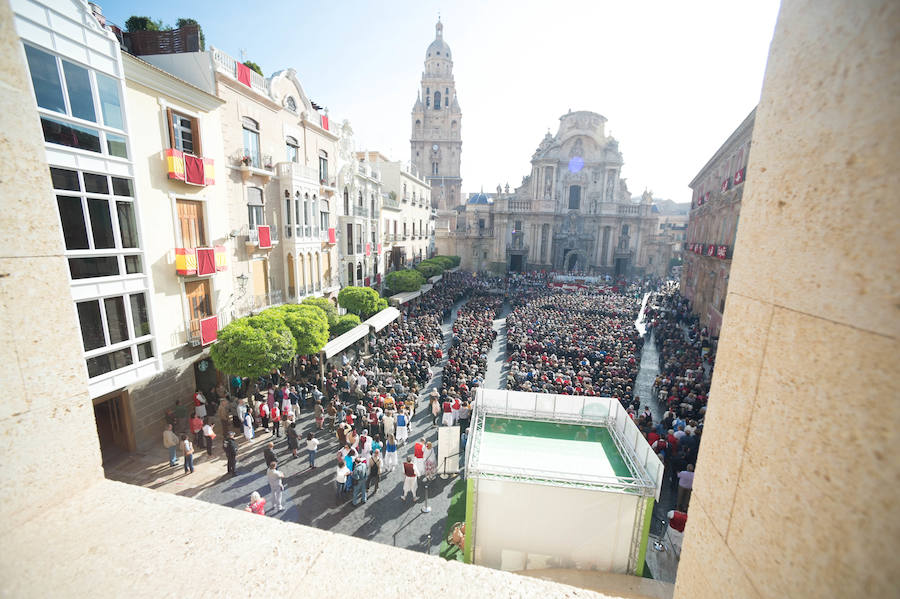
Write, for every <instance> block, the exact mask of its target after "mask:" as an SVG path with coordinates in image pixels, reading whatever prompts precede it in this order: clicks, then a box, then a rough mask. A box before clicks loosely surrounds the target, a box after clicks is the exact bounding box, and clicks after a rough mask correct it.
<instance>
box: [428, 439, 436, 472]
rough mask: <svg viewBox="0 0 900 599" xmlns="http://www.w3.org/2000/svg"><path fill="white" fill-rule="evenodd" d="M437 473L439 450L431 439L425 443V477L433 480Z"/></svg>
mask: <svg viewBox="0 0 900 599" xmlns="http://www.w3.org/2000/svg"><path fill="white" fill-rule="evenodd" d="M436 474H437V450H436V449H435V447H434V446H433V445H432V444H431V441H429V442H428V443H426V444H425V478H426V479H428V480H432V479H433V478H434V476H435V475H436Z"/></svg>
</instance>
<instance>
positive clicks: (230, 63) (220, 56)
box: [210, 46, 269, 96]
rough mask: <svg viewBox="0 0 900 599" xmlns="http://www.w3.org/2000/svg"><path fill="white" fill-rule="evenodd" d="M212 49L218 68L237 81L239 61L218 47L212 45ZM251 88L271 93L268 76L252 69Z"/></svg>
mask: <svg viewBox="0 0 900 599" xmlns="http://www.w3.org/2000/svg"><path fill="white" fill-rule="evenodd" d="M210 51H211V53H212V57H213V62H214V63H215V65H216V70H217V71H219V72H220V73H224V74H226V75H228V76H229V77H231V78H232V79H234V80H235V81H237V78H238V74H237V65H238V61H237V60H235V59H234V58H232V57H231V56H229V55H228V54H226V53H225V52H222V51H221V50H219V49H218V48H215V47H212V46H210ZM250 88H251V89H253V90H254V91H257V92H259V93H260V94H262V95H264V96H268V95H269V84H268V82H267V81H266V78H265V77H263V76H262V75H260V74H259V73H257V72H256V71H254V70H251V71H250Z"/></svg>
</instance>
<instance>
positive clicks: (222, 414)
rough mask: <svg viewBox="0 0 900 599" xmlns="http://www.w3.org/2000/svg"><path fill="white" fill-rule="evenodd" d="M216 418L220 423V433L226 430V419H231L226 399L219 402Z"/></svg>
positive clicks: (229, 406) (228, 403)
mask: <svg viewBox="0 0 900 599" xmlns="http://www.w3.org/2000/svg"><path fill="white" fill-rule="evenodd" d="M216 419H217V421H218V422H219V423H221V425H222V434H223V435H224V434H226V433H227V432H228V429H229V426H228V421H229V420H231V404H230V402H229V401H228V400H222V401H221V402H219V409H218V410H217V411H216Z"/></svg>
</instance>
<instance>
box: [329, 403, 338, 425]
mask: <svg viewBox="0 0 900 599" xmlns="http://www.w3.org/2000/svg"><path fill="white" fill-rule="evenodd" d="M336 418H337V408H336V407H334V402H333V401H332V402H330V403H329V404H328V430H330V431H334V421H335V419H336Z"/></svg>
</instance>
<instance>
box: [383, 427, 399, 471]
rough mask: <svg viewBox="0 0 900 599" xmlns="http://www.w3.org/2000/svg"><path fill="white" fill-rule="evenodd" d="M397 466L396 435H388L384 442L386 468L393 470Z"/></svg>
mask: <svg viewBox="0 0 900 599" xmlns="http://www.w3.org/2000/svg"><path fill="white" fill-rule="evenodd" d="M396 467H397V441H396V440H395V439H394V435H388V436H387V439H386V440H385V442H384V469H385V472H393V471H394V468H396Z"/></svg>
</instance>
